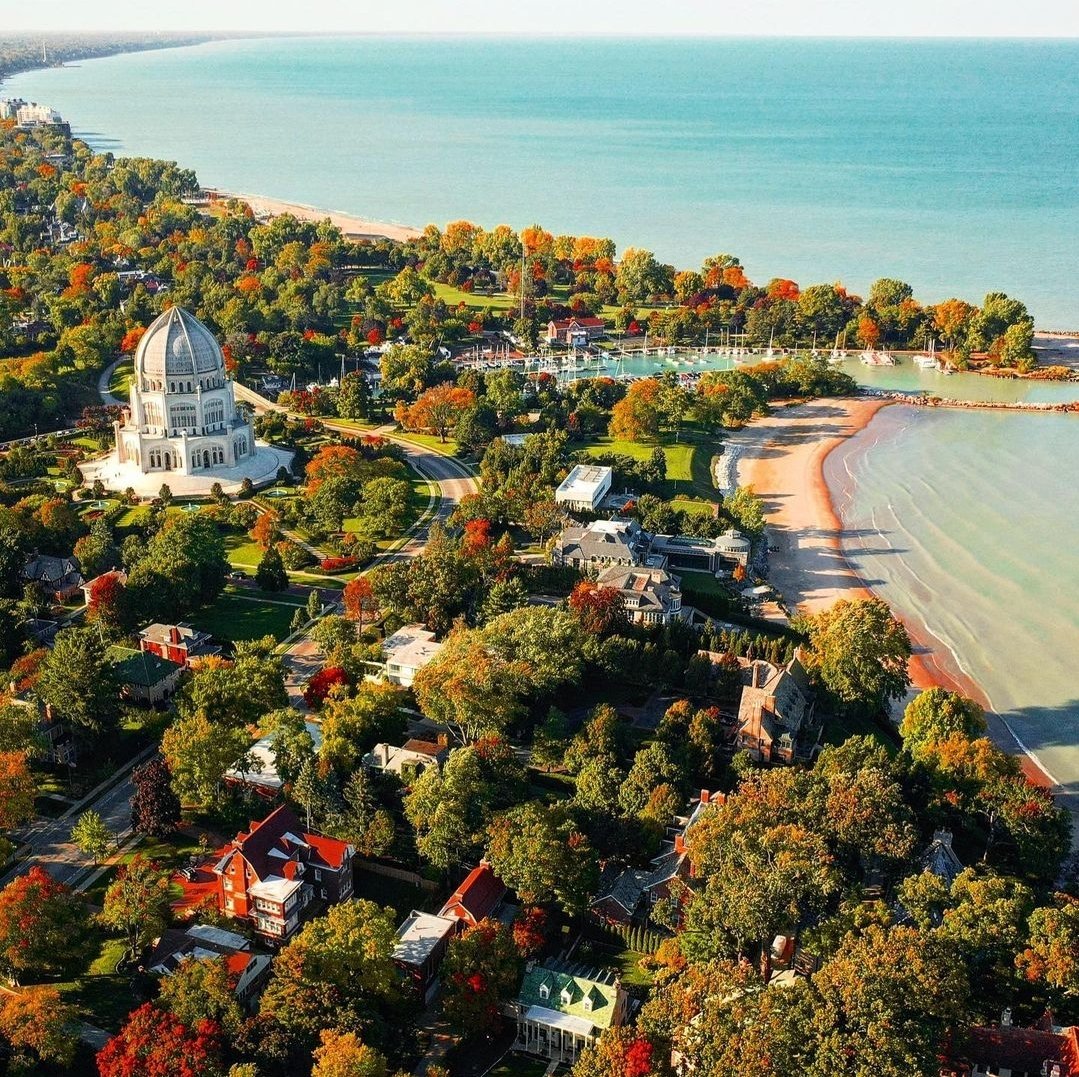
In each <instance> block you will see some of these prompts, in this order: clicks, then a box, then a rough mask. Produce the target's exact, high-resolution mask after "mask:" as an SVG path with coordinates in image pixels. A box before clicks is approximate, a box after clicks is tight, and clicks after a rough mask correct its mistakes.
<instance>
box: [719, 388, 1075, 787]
mask: <svg viewBox="0 0 1079 1077" xmlns="http://www.w3.org/2000/svg"><path fill="white" fill-rule="evenodd" d="M889 403H891V401H888V400H880V399H873V398H866V397H849V398H842V399H826V400H814V401H809V402H807V403H803V404H795V405H791V406H789V407H782V406H779V407H776V408H775V410H774V412H773V414H772V415H770V416H768V417H767V418H764V419H760V420H757V421H756V422H753V423H751V424H750V425H749V426H747V427H745V428H744V429H743V430H740V431H737V432H736V433H734V434H732V435H731V436H730V437H729V438H728V440H727V451H728V452H730V451H734V452H736V453H737V454H738V461H737V465H736V473H737V482H738V485H740V486H752V487H753V490H754V492H755V493H756V494H757V495H758V496H759V497H760V498H762V500H763V501H764V506H765V513H766V516H767V521H768V535H769V541H770V543H771V545H772V546H774V547H776V548H775V549H774V550H772V551H771V552H770V553H769V555H768V578H769V582H770V583H771V584H772V586H773V587H775V589H776V590H777V591H778V592H779V593H780V594H781V595H782V596H783V599H784V601H785V603H786V605H787V606H788V608H789V609H790V610H791V611H792V612H794V611H796V610H797V611H800V612H803V613H816V612H818V611H820V610H822V609H827V608H828V607H829V606H831V605H832V604H833V603H835V602H837V601H838V600H839V599H863V598H870V597H872V596H873V592H872V590H871V589H870V588H869V587H868V586H866V584H865V581H864V580H863V579H862V578H861V577H860V576H859V575H858V573H857V571H855V569H854V568H853V567H852V565H851V564H850V562H849V561H848V560H847V557H846V554H845V553H844V550H843V536H844V530H843V524H842V522H841V521H840V519H839V516H838V515H837V513H836V511H835V507H834V505H833V503H832V495H831V491H830V490H829V488H828V484H827V482H826V481H825V478H824V461H825V459H826V458H827V457H828V455H829V454H830V453H831V452H832V451H833V450H834V449H836V448H837V447H838V446H840V445H842V444H843V443H844V442H846V441H847V440H848V439H850V438H851V437H853V436H854V435H855V434H857V433H858V431H860V430H862V429H863V428H864V427H865V426H866V425H867V424H868V423H869V422H870V420H871V419H872V418H873V416H874V415H876V413H877V412H878V411H879V410H880V409H881V408H882V407H887V406H888V404H889ZM906 628H907V631H908V633H909V634H910V637H911V641H912V643H913V644H914V657H913V658H912V659H911V663H910V677H911V682H912V685H913V689H914V690H920V689H922V688H929V687H932V686H933V685H941V686H942V687H945V688H948V689H950V690H952V691H958V692H962V693H963V694H964V695H966V696H969V697H971V698H972V699H976V700H978V701H979V702H980V703H981V704H982V706H985V707H987V704H988V699H987V697H986V696H985V693H984V692H982V691H981V689H980V688H979V687H978V685H977V684H976V683H974V681H972V680H971V679H970V678H969V677H968V676H967V675H966V674H965V673H963V671H962V670H960V669H959V668H958V665H957V663H956V662H955V661H954V659H953V658H952V655H951V654H950V652H948V651H947V649H946V648H942V647H941V646H940V645H939V644H938V643H937V641H935V640H934V639H933V637H932V635H931V633H930V632H929V631H928V629H927V628H926V626H924V625H921V624H917V623H912V622H910V621H907V622H906ZM913 694H914V692H913V691H912V695H913ZM903 705H904V703H900V704H897V709H899V710H901V709H902V706H903ZM987 717H988V719H989V732H990V735H991V736H992V737H993V740H994V741H995V742H996V743H997V744H999V745H1000V746H1001V747H1002V748H1004V749H1005V750H1007V751H1010V752H1013V753H1015V754H1017V755H1020V756H1022V758H1023V760H1024V770H1025V771H1026V772H1027V775H1028V777H1030V778H1031V779H1032V780H1034V781H1037V782H1038V783H1039V784H1041V785H1045V786H1049V787H1052V786H1053V785H1054V784H1055V783H1053V782H1052V780H1051V778H1050V777H1049V775H1047V774H1046V772H1045V771H1044V770H1043V769H1041V767H1040V764H1039V763H1038V761H1037V758H1036V757H1035V756H1034V755H1032V754H1031V753H1030V752H1028V751H1027V750H1026V749H1025V747H1024V746H1023V745H1021V744H1019V743H1018V742H1017V740H1016V738H1015V737H1014V736H1013V735H1012V733H1011V731H1010V730H1009V729H1008V727H1007V726H1006V725H1005V724H1004V723H1003V722H1002V721H1000V719H999V718H997V717H996V716H995V715H993V714H992V713H991V712H989V713H987Z"/></svg>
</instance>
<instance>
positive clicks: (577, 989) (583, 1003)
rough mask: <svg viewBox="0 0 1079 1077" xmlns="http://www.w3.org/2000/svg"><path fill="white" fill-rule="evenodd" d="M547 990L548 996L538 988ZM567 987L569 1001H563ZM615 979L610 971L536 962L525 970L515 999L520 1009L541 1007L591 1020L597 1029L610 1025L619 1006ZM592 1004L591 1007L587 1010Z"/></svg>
mask: <svg viewBox="0 0 1079 1077" xmlns="http://www.w3.org/2000/svg"><path fill="white" fill-rule="evenodd" d="M541 986H546V987H547V988H548V989H549V993H548V997H547V998H544V997H543V995H542V994H541V993H540V987H541ZM567 989H568V992H569V993H568V998H569V1000H570V1001H569V1002H568V1003H567V1002H564V1001H563V1000H562V994H563V992H564V991H566V990H567ZM618 991H619V987H618V981H617V979H616V976H615V974H614V973H613V972H611V971H609V970H597V969H586V968H584V967H582V966H576V965H569V966H561V965H558V964H552V965H550V966H548V965H536V966H535V967H534V968H532V969H529V970H528V971H527V972H526V973H525V978H524V981H523V982H522V984H521V990H520V993H519V994H518V996H517V1001H518V1003H519V1004H520V1005H521V1007H522V1008H523V1009H527V1008H528V1007H529V1006H543V1007H545V1008H546V1009H548V1010H555V1011H557V1012H558V1013H564V1014H567V1015H569V1016H570V1017H579V1018H581V1019H582V1020H584V1021H591V1022H592V1024H593V1025H595V1026H596V1028H601V1029H602V1028H610V1027H611V1022H612V1021H613V1020H614V1016H615V1013H616V1011H617V1009H618ZM589 1003H591V1009H589Z"/></svg>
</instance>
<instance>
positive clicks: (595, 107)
mask: <svg viewBox="0 0 1079 1077" xmlns="http://www.w3.org/2000/svg"><path fill="white" fill-rule="evenodd" d="M1076 85H1079V42H1073V41H1061V42H1044V41H1043V42H1032V41H880V40H876V41H849V40H848V41H830V40H809V41H807V40H798V41H794V40H754V39H751V40H735V39H728V40H706V41H693V40H689V39H659V40H640V39H637V40H630V39H576V40H557V39H555V40H551V39H545V40H524V39H518V38H467V37H462V38H441V39H440V38H419V39H403V38H396V39H395V38H380V37H371V38H337V39H331V38H304V39H277V40H272V39H271V40H261V41H246V42H245V41H229V42H217V43H211V44H208V45H202V46H197V47H193V48H184V49H172V50H164V51H159V52H145V53H136V54H131V55H127V56H116V57H109V58H106V59H102V60H95V61H90V62H87V63H84V64H81V65H80V66H78V67H71V68H65V69H54V70H44V71H33V72H28V73H25V74H23V75H19V76H17V77H14V78H12V79H11V80H10V82H9V83H8V84H6V85H5V88H4V91H5V93H16V94H20V95H22V96H25V97H28V98H33V99H36V100H40V101H45V102H47V103H49V104H51V105H53V106H54V107H56V108H58V109H59V110H60V111H61V112H62V113H63V114H64V116H65V117H69V118H70V120H71V122H72V125H73V127H74V129H75V131H76V132H77V133H78V134H80V135H82V136H84V137H86V138H87V139H88V140H89V141H90V142H91V143H92V144H93V145H95V146H97V147H100V148H108V149H112V150H115V151H116V152H118V153H129V154H130V153H134V154H144V155H153V156H161V157H168V158H174V159H176V160H178V161H180V162H182V163H184V164H186V165H189V166H191V167H194V168H195V169H197V171H198V174H199V177H200V179H201V181H202V182H203V183H205V184H208V185H214V186H221V187H226V188H231V189H234V190H242V191H250V192H252V193H261V194H268V195H273V196H276V197H279V198H285V199H289V200H293V201H299V202H304V203H309V204H313V205H318V206H322V207H325V208H328V209H340V210H345V211H351V212H354V213H358V214H366V215H368V216H371V217H375V218H381V219H385V220H397V221H404V222H407V223H410V224H416V225H421V226H422V225H423V224H425V223H427V222H429V221H435V222H438V223H445V222H446V221H449V220H454V219H458V218H461V217H467V218H470V219H472V220H475V221H478V222H479V223H481V224H484V225H488V226H491V225H494V224H498V223H499V222H502V221H505V222H507V223H510V224H512V225H514V226H516V227H522V226H524V225H527V224H530V223H532V222H533V221H539V222H541V223H542V224H544V225H545V226H546V227H548V228H550V229H552V230H553V231H556V232H574V233H585V234H595V235H609V236H611V237H613V238H614V239H615V240H616V241H617V242H618V244H619V246H620V247H624V246H625V245H627V244H636V245H639V246H642V245H643V246H647V247H649V248H651V249H654V250H655V251H656V252H657V253H658V254H659V255H660V256H661V257H662V258H663V259H665V260H668V261H671V262H673V263H675V264H677V265H679V266H689V265H696V264H699V262H700V260H701V259H702V258H704V257H705V256H706V255H709V254H714V253H716V252H718V251H730V252H732V253H734V254H737V255H739V256H740V257H741V258H742V259H743V261H744V263H745V264H746V266H747V269H748V271H749V274H750V276H751V277H753V278H754V279H756V280H758V281H767V280H768V279H769V278H771V277H773V276H789V277H792V278H794V279H796V280H798V281H799V282H800V283H801V284H803V285H806V284H810V283H813V282H819V281H834V280H842V281H844V282H845V283H846V284H847V285H848V287H850V288H852V289H853V290H855V291H858V292H861V293H862V294H864V291H865V290H866V289H867V288H868V285H869V284H870V282H871V281H872V280H873V279H875V278H876V277H879V276H892V277H900V278H903V279H905V280H909V281H910V282H911V283H912V284H913V285H914V286H915V291H916V294H917V295H918V296H919V297H920V298H922V299H923V300H925V301H936V300H939V299H942V298H946V297H947V296H950V295H960V296H963V297H965V298H968V299H972V300H980V299H981V297H982V296H984V294H985V293H986V292H988V291H991V290H1004V291H1007V292H1009V293H1011V294H1014V295H1017V296H1018V297H1020V298H1022V299H1023V300H1025V301H1026V302H1027V304H1028V305H1029V307H1030V309H1031V311H1032V312H1033V313H1034V314H1035V316H1036V318H1037V320H1038V323H1039V325H1041V326H1044V327H1046V328H1071V327H1079V284H1077V281H1079V212H1077V211H1079V178H1077V177H1079V172H1077V170H1076V168H1075V161H1076V160H1077V159H1079V95H1077V94H1076V93H1075V87H1076Z"/></svg>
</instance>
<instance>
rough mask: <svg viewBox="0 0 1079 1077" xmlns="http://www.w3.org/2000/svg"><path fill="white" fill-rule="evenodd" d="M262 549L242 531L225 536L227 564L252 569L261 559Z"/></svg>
mask: <svg viewBox="0 0 1079 1077" xmlns="http://www.w3.org/2000/svg"><path fill="white" fill-rule="evenodd" d="M262 554H263V549H262V547H261V546H260V545H259V544H258V543H257V542H255V541H253V540H252V539H249V538H248V537H247V535H246V534H245V533H244V532H234V533H230V534H228V535H226V536H225V555H226V556H227V557H228V559H229V564H230V565H233V566H235V567H236V568H249V569H254V568H257V567H258V563H259V561H261V560H262Z"/></svg>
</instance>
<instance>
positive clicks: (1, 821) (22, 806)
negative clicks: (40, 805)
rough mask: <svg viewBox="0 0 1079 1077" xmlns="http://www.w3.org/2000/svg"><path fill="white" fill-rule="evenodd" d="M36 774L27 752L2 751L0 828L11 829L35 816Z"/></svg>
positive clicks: (0, 756) (0, 755)
mask: <svg viewBox="0 0 1079 1077" xmlns="http://www.w3.org/2000/svg"><path fill="white" fill-rule="evenodd" d="M36 792H37V789H36V786H35V785H34V776H33V775H32V774H31V773H30V765H29V764H28V763H27V761H26V753H25V752H0V828H2V829H4V830H11V829H12V828H14V827H17V826H20V825H21V824H22V823H25V822H28V821H29V820H31V819H33V817H34V795H35V793H36Z"/></svg>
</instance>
